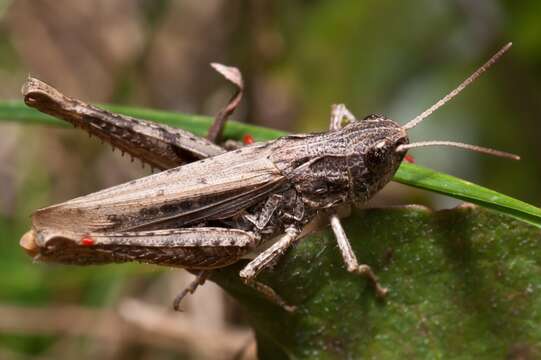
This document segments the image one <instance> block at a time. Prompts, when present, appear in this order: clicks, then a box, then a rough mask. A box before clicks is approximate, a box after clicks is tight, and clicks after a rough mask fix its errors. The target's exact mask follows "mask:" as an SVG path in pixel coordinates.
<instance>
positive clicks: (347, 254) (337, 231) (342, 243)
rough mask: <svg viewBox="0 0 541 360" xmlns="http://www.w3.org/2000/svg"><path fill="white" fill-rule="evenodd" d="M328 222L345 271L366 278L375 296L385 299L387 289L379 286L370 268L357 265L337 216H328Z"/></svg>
mask: <svg viewBox="0 0 541 360" xmlns="http://www.w3.org/2000/svg"><path fill="white" fill-rule="evenodd" d="M330 220H331V227H332V229H333V232H334V235H335V237H336V241H337V243H338V247H339V248H340V252H341V253H342V258H343V259H344V263H345V264H346V266H347V270H348V271H349V272H353V273H357V274H360V275H363V276H366V278H367V279H368V280H369V281H370V282H371V283H372V285H373V286H374V289H375V291H376V295H377V296H378V297H380V298H383V297H385V295H386V294H387V292H388V289H386V288H384V287H382V286H381V285H380V284H379V282H378V279H377V278H376V275H375V274H374V272H373V271H372V269H371V268H370V266H368V265H365V264H361V265H359V262H358V261H357V257H356V256H355V253H354V252H353V249H352V248H351V244H350V243H349V240H348V238H347V236H346V233H345V231H344V228H343V227H342V224H341V223H340V219H339V218H338V216H337V215H336V214H333V215H331V216H330Z"/></svg>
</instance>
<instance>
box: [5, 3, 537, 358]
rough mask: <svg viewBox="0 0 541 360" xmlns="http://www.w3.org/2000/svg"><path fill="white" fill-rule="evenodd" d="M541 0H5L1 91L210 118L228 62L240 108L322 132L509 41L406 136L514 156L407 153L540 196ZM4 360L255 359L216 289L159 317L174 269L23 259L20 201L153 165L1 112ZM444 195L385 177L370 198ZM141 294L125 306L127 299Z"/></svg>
mask: <svg viewBox="0 0 541 360" xmlns="http://www.w3.org/2000/svg"><path fill="white" fill-rule="evenodd" d="M540 27H541V3H539V2H537V1H533V0H530V1H520V2H516V1H496V0H480V1H466V0H446V1H444V0H438V1H433V0H425V1H421V0H417V1H408V2H397V1H390V0H386V1H376V0H373V1H355V0H334V1H331V0H311V1H309V0H305V1H270V0H260V1H255V0H229V1H226V0H209V1H199V2H198V1H172V0H171V1H169V0H153V1H152V0H138V1H136V0H94V1H85V0H70V1H58V0H32V1H31V0H14V1H6V0H4V1H0V84H1V85H2V86H0V96H1V98H2V99H6V100H7V99H20V87H21V85H22V83H23V82H24V79H25V77H26V76H27V75H28V74H31V75H32V76H35V77H38V78H40V79H42V80H44V81H46V82H48V83H50V84H52V85H54V86H55V87H57V88H58V89H61V90H62V91H63V92H65V93H66V94H69V95H71V96H74V97H78V98H81V99H83V100H85V101H88V102H98V103H117V104H125V105H136V106H145V107H152V108H159V109H168V110H174V111H179V112H186V113H197V114H206V115H213V114H215V113H216V112H217V111H218V110H219V109H220V107H221V106H222V105H223V104H224V103H225V102H226V101H227V99H228V97H229V96H230V94H231V90H232V89H231V86H230V85H229V84H227V83H226V82H225V81H223V80H222V79H221V78H220V76H218V75H217V74H216V73H214V72H213V71H212V69H211V68H210V67H209V63H210V62H212V61H218V62H222V63H225V64H231V65H235V66H238V67H239V68H240V69H241V70H242V72H243V75H244V77H245V81H246V87H247V92H246V96H245V98H244V100H243V104H242V106H241V108H240V110H239V111H238V112H237V113H236V114H235V116H234V117H235V118H236V119H238V120H241V121H247V122H251V123H256V124H259V125H262V126H268V127H273V128H278V129H283V130H288V131H316V130H323V129H326V128H327V126H328V118H329V112H330V106H331V104H333V103H337V102H343V103H345V104H346V105H347V106H348V107H349V108H350V109H351V110H352V111H353V113H354V114H356V115H357V116H358V117H363V116H365V115H368V114H370V113H383V114H385V115H387V116H389V117H390V118H392V119H395V120H396V121H398V122H402V123H404V122H406V121H407V120H409V119H411V118H413V117H414V116H415V115H417V114H418V113H420V112H421V111H423V110H424V109H425V108H427V107H428V106H430V105H431V104H432V103H434V102H435V101H436V100H437V99H439V98H440V97H441V96H443V95H445V94H446V93H447V92H448V91H450V90H451V89H452V88H454V87H455V86H456V85H457V84H458V83H459V82H460V81H462V80H463V79H464V78H465V77H466V76H467V75H469V74H470V73H471V72H472V71H473V70H474V69H475V68H476V67H477V66H479V65H480V64H482V63H483V62H484V61H485V60H486V59H487V58H488V57H489V56H490V55H491V54H492V53H494V52H495V51H496V50H497V49H498V48H499V47H501V46H502V45H503V44H504V43H506V42H508V41H513V42H514V47H513V48H512V51H511V52H510V53H509V54H507V55H506V56H505V57H504V58H503V59H502V60H501V61H500V63H498V64H497V65H496V66H495V67H493V68H492V69H491V70H490V71H489V73H488V74H486V75H484V76H483V77H482V78H481V79H480V80H479V81H478V82H477V83H475V84H474V85H473V86H471V87H470V88H469V89H468V90H467V91H466V92H465V93H463V94H462V95H461V96H460V97H459V98H457V99H455V100H453V101H452V102H451V103H450V104H448V105H447V106H446V107H445V108H443V109H442V110H440V111H438V112H437V113H436V114H434V115H433V116H432V118H431V119H430V120H429V121H426V122H425V123H423V125H421V126H420V127H419V128H418V129H417V128H416V129H415V130H414V131H413V132H412V136H411V137H412V139H413V140H429V139H430V140H432V139H446V140H455V141H463V142H468V143H473V144H479V145H485V146H490V147H494V148H497V149H501V150H507V151H511V152H515V153H518V154H520V155H521V156H522V158H523V160H522V161H521V162H520V163H512V162H509V161H506V160H502V159H492V158H487V157H484V156H482V155H478V154H472V153H467V152H464V151H461V150H455V149H439V148H430V149H419V150H417V151H413V152H412V153H413V155H414V156H415V158H416V160H417V162H418V163H419V164H422V165H425V166H428V167H432V168H434V169H437V170H440V171H444V172H448V173H451V174H453V175H456V176H459V177H462V178H465V179H468V180H472V181H474V182H476V183H479V184H481V185H484V186H487V187H489V188H492V189H494V190H497V191H500V192H503V193H505V194H508V195H511V196H514V197H517V198H520V199H523V200H526V201H528V202H531V203H533V204H535V205H539V204H540V203H541V187H540V186H539V185H538V184H539V183H540V179H541V161H540V159H541V146H540V145H539V140H538V139H539V136H540V135H541V121H540V120H541V119H540V115H541V102H540V97H539V96H540V89H541V86H540V82H539V80H540V79H541V74H540V69H541V67H540V65H541V36H540V34H541V28H540ZM0 161H1V164H2V166H1V167H0V246H1V248H0V249H1V250H0V251H1V254H2V261H1V262H0V271H1V275H2V276H1V277H0V358H2V359H27V358H29V359H72V358H79V359H91V358H92V359H93V358H96V357H98V356H99V357H101V358H102V359H173V358H186V359H191V358H195V359H213V358H231V356H233V355H234V354H237V353H238V352H239V351H241V349H244V350H246V353H247V354H248V355H246V356H248V357H249V356H250V355H249V354H250V351H251V350H253V349H250V345H249V344H250V336H251V335H250V332H249V330H248V327H247V325H246V322H245V320H244V319H243V318H242V315H241V313H240V311H239V309H238V308H237V307H236V305H235V304H234V302H233V301H232V300H230V299H228V298H227V297H226V295H224V294H223V293H222V292H221V290H219V289H218V288H217V287H216V286H214V285H213V284H209V285H206V286H205V287H203V288H202V289H200V290H199V291H198V293H197V294H196V295H195V296H193V297H189V298H188V299H187V301H186V303H185V308H186V312H185V313H182V314H171V313H170V310H169V308H170V302H171V299H173V297H174V295H175V294H176V293H177V292H178V291H179V290H180V289H181V288H182V287H183V286H184V285H185V284H186V283H187V282H188V281H189V280H190V276H189V275H186V274H185V273H183V272H182V271H180V270H174V271H168V270H163V269H158V268H155V267H150V266H138V265H122V266H106V267H91V268H73V267H64V266H51V265H44V264H32V263H31V261H30V259H29V258H27V257H26V256H25V255H24V254H23V252H22V251H21V250H20V249H19V247H18V239H19V237H20V235H21V234H22V233H23V232H24V230H25V229H26V228H28V226H29V215H30V213H31V211H32V210H33V209H36V208H39V207H43V206H45V205H48V204H51V203H55V202H59V201H63V200H67V199H70V198H72V197H75V196H78V195H82V194H85V193H88V192H91V191H95V190H98V189H101V188H104V187H107V186H111V185H114V184H118V183H120V182H124V181H126V180H129V179H133V178H136V177H140V176H143V175H146V174H148V173H149V170H148V169H141V167H140V165H137V164H135V163H134V164H132V163H130V161H129V159H126V158H122V157H121V156H120V155H119V154H118V153H112V152H111V151H110V148H108V147H107V146H101V144H100V143H99V142H97V141H95V140H94V139H88V137H87V136H86V135H85V134H83V133H80V132H77V131H73V130H69V129H68V130H66V129H52V128H45V127H38V126H23V125H19V124H15V123H2V124H0ZM405 203H421V204H425V205H429V206H433V207H448V206H453V205H455V204H457V202H456V201H454V200H452V199H448V198H445V197H442V196H435V195H434V194H430V193H427V192H421V191H418V190H413V189H411V188H408V187H405V186H402V185H398V184H391V185H390V186H388V187H387V188H386V189H385V190H384V191H383V192H382V194H380V195H379V196H378V197H377V199H375V200H374V202H373V204H375V205H381V204H405ZM130 298H136V299H137V300H136V301H133V300H129V299H130Z"/></svg>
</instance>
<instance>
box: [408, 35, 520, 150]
mask: <svg viewBox="0 0 541 360" xmlns="http://www.w3.org/2000/svg"><path fill="white" fill-rule="evenodd" d="M511 45H513V43H507V44H506V45H505V46H504V47H502V48H501V49H500V50H499V51H498V52H497V53H496V54H494V55H492V57H491V58H490V59H489V60H488V61H487V62H486V63H485V64H483V66H481V67H480V68H479V69H477V70H476V71H475V72H474V73H473V74H471V75H470V76H469V77H468V78H467V79H466V80H464V81H463V82H462V83H461V84H460V85H458V86H457V87H456V88H455V89H454V90H453V91H451V92H450V93H449V94H447V95H445V96H444V97H443V98H442V99H440V100H439V101H438V102H437V103H435V104H434V105H432V106H431V107H430V108H428V109H426V110H425V111H423V112H422V113H421V114H419V115H417V116H416V117H415V118H414V119H413V120H410V121H408V122H407V123H406V124H405V125H404V126H402V128H404V129H406V130H408V129H411V128H413V127H415V126H417V125H418V124H419V123H420V122H421V121H423V120H424V119H426V118H427V117H429V116H430V115H431V114H432V113H433V112H434V111H436V110H438V109H439V108H440V107H442V106H443V105H445V104H446V103H447V102H449V101H450V100H451V99H452V98H454V97H455V96H457V95H458V94H460V92H462V90H464V89H465V88H466V87H467V86H468V85H470V84H471V83H472V82H474V81H475V80H476V79H477V78H478V77H479V76H481V74H483V73H484V72H485V71H487V70H488V68H490V67H491V66H492V65H493V64H494V63H495V62H496V61H498V59H499V58H500V57H501V56H502V55H503V54H505V52H506V51H507V50H509V48H510V47H511ZM412 145H413V144H412Z"/></svg>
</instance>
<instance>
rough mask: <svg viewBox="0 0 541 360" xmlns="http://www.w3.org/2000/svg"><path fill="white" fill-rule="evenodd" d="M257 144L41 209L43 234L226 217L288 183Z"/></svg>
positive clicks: (36, 220)
mask: <svg viewBox="0 0 541 360" xmlns="http://www.w3.org/2000/svg"><path fill="white" fill-rule="evenodd" d="M268 156H269V146H268V145H267V144H257V145H254V146H249V147H245V148H242V149H239V150H235V151H231V152H228V153H225V154H222V155H219V156H215V157H212V158H209V159H205V160H201V161H197V162H194V163H191V164H188V165H184V166H181V167H177V168H174V169H170V170H167V171H164V172H161V173H158V174H154V175H150V176H147V177H144V178H141V179H138V180H134V181H131V182H128V183H125V184H121V185H118V186H115V187H111V188H108V189H105V190H102V191H99V192H96V193H93V194H90V195H86V196H83V197H79V198H76V199H73V200H70V201H67V202H64V203H61V204H58V205H54V206H51V207H48V208H44V209H41V210H38V211H37V212H36V213H35V214H34V216H33V226H34V230H35V231H37V232H38V233H41V234H42V236H45V237H49V236H62V237H68V238H70V237H76V236H77V235H80V234H85V233H94V232H100V231H101V232H103V231H134V230H150V229H160V228H174V227H176V228H179V227H182V226H187V225H190V224H194V223H196V222H198V221H201V220H203V219H205V220H210V219H222V218H224V217H227V216H231V215H232V214H234V213H237V212H239V211H241V210H242V209H244V208H246V207H248V206H250V205H252V204H255V203H256V202H258V201H261V200H263V199H264V198H265V197H266V196H268V193H270V192H271V191H276V190H277V189H279V188H281V187H283V186H285V185H287V183H286V181H285V178H284V177H283V176H282V174H281V172H280V171H279V170H278V169H277V168H276V167H275V166H274V164H273V162H272V161H270V160H269V159H268Z"/></svg>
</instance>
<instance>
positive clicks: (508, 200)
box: [394, 163, 541, 227]
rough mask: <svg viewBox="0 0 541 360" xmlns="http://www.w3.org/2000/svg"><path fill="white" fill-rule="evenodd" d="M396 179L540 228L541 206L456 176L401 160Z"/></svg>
mask: <svg viewBox="0 0 541 360" xmlns="http://www.w3.org/2000/svg"><path fill="white" fill-rule="evenodd" d="M394 180H395V181H397V182H400V183H402V184H406V185H410V186H414V187H416V188H420V189H425V190H428V191H433V192H436V193H440V194H444V195H447V196H451V197H454V198H456V199H459V200H464V201H467V202H470V203H474V204H478V205H481V206H484V207H487V208H490V209H494V210H497V211H500V212H503V213H506V214H508V215H511V216H513V217H515V218H517V219H519V220H522V221H525V222H527V223H529V224H532V225H536V226H538V227H541V209H539V208H538V207H535V206H533V205H530V204H528V203H525V202H523V201H520V200H517V199H514V198H512V197H510V196H507V195H503V194H500V193H498V192H496V191H494V190H490V189H487V188H485V187H482V186H480V185H476V184H473V183H471V182H469V181H466V180H462V179H459V178H457V177H454V176H451V175H448V174H444V173H441V172H436V171H434V170H431V169H428V168H425V167H422V166H419V165H414V164H408V163H402V165H401V166H400V168H399V169H398V171H397V173H396V174H395V177H394Z"/></svg>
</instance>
